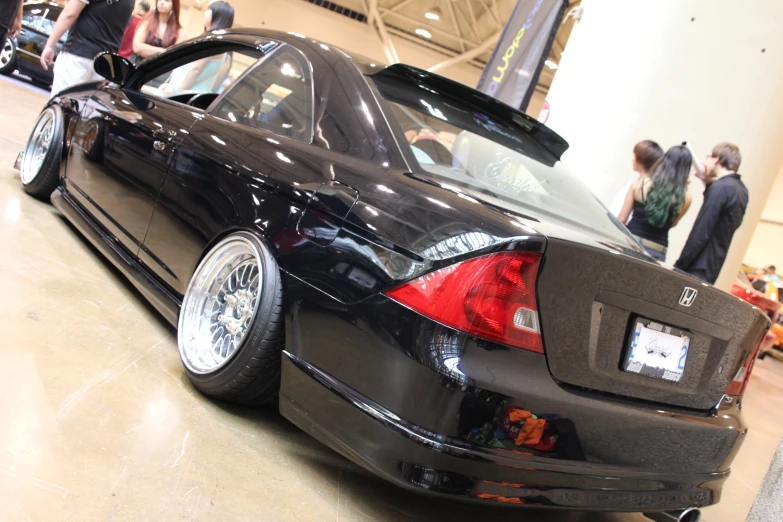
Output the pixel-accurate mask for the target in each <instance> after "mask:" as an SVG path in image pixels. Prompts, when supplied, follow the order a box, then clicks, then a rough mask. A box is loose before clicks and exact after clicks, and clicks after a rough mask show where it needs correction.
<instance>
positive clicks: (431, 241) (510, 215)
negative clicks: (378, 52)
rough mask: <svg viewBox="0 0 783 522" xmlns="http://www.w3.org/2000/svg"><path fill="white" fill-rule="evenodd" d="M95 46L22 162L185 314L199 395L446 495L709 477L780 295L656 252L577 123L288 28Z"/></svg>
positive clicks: (688, 488) (684, 503)
mask: <svg viewBox="0 0 783 522" xmlns="http://www.w3.org/2000/svg"><path fill="white" fill-rule="evenodd" d="M226 64H228V66H227V65H226ZM95 68H96V71H97V72H98V73H99V74H101V75H102V76H103V77H105V78H106V79H107V80H108V81H105V82H102V83H91V84H84V85H80V86H76V87H73V88H71V89H68V90H66V91H63V92H62V93H60V94H59V95H58V96H56V97H55V98H54V99H53V100H51V101H50V102H49V103H48V104H47V106H46V107H45V108H44V111H43V113H42V115H41V117H40V119H39V121H38V123H37V124H36V127H35V129H34V131H33V133H32V135H31V137H30V140H29V142H28V145H27V148H26V150H25V152H24V155H23V158H22V168H21V178H22V183H23V186H24V189H25V190H26V191H27V192H28V193H30V194H32V195H33V196H36V197H39V198H42V199H49V197H50V195H51V199H52V201H53V203H54V204H55V206H56V207H57V208H58V209H59V210H60V211H61V212H62V213H63V214H64V215H65V216H66V217H67V219H69V220H70V221H71V222H72V223H73V224H74V225H75V226H76V227H77V228H78V229H79V230H80V231H81V232H82V233H83V234H84V235H85V236H86V237H87V238H88V239H89V240H90V241H92V242H93V243H94V244H95V245H96V246H97V247H98V248H99V249H100V250H101V251H102V252H103V253H104V254H105V255H106V256H107V257H108V258H109V259H110V260H112V262H113V263H115V264H116V265H117V266H118V267H119V268H120V270H122V272H123V273H124V274H125V275H126V276H127V277H128V278H129V279H130V280H131V281H132V282H133V284H134V285H136V286H137V287H138V288H139V289H140V291H141V292H142V293H143V295H144V296H145V297H146V298H148V299H149V300H150V301H151V302H152V303H153V304H154V306H155V307H156V308H157V309H158V310H159V311H160V313H161V314H163V316H164V317H165V318H166V319H167V320H168V321H169V322H171V323H172V324H173V325H176V326H177V327H178V345H179V351H180V355H181V358H182V361H183V364H184V371H185V372H186V373H187V375H188V377H189V378H190V380H191V381H192V382H193V384H194V386H195V387H196V388H198V389H199V390H201V391H202V392H203V393H205V394H207V395H210V396H213V397H216V398H219V399H224V400H229V401H236V402H240V403H245V404H262V403H270V402H273V403H277V402H278V401H279V406H280V410H281V411H282V414H283V415H284V416H285V417H286V418H288V419H290V420H291V421H292V422H294V423H295V424H296V425H298V426H299V427H301V428H302V429H303V430H305V431H307V432H308V433H311V434H312V435H313V436H314V437H316V438H317V439H319V440H320V441H322V442H324V443H325V444H328V445H329V446H330V447H332V448H334V449H335V450H336V451H338V452H340V453H342V454H343V455H345V456H346V457H348V458H350V459H352V460H353V461H355V462H357V463H359V464H361V465H362V466H364V467H366V468H367V469H369V470H370V471H372V472H373V473H376V474H377V475H379V476H381V477H383V478H385V479H387V480H389V481H391V482H393V483H395V484H398V485H400V486H404V487H406V488H409V489H413V490H417V491H424V492H428V493H431V494H436V495H442V496H451V497H453V498H460V499H471V500H474V501H482V502H486V503H507V504H524V505H539V506H551V507H560V508H580V509H601V510H622V511H642V510H645V511H647V510H649V511H664V510H682V509H686V508H692V507H698V506H707V505H710V504H714V503H716V502H718V500H719V499H720V493H721V488H722V485H723V483H724V481H725V479H726V477H727V476H728V474H729V467H730V465H731V462H732V459H733V458H734V456H735V455H736V453H737V450H738V448H739V445H740V443H741V442H742V440H743V439H744V436H745V433H746V431H747V429H746V427H745V424H744V423H743V420H742V416H741V414H740V403H741V397H742V395H743V393H744V390H745V386H746V384H747V381H748V377H749V374H750V371H751V368H752V364H753V361H754V360H755V357H754V355H755V352H756V350H757V349H758V343H759V341H760V339H761V337H762V336H763V334H764V332H765V331H766V330H767V329H768V328H769V320H768V319H767V318H766V317H765V316H764V315H763V314H762V313H760V312H759V311H758V310H756V309H755V308H754V307H752V306H750V305H749V304H747V303H744V302H741V301H740V300H738V299H736V298H734V297H732V296H730V295H728V294H726V293H724V292H722V291H720V290H718V289H717V288H714V287H712V286H710V285H707V284H706V283H701V282H700V281H698V280H696V279H693V278H691V277H689V276H688V275H686V274H683V273H678V272H674V271H671V270H669V269H667V268H665V267H663V266H661V265H659V264H657V263H656V262H654V261H653V260H652V259H651V258H650V257H649V256H648V255H647V254H646V253H645V252H644V250H643V249H642V248H641V247H640V246H639V245H638V244H637V243H636V242H635V241H634V240H633V238H632V236H631V235H630V234H629V232H628V231H627V230H626V229H625V228H624V227H623V226H622V225H621V224H620V223H619V222H618V221H617V220H616V219H615V218H614V217H612V216H611V215H610V214H609V213H608V212H607V210H606V209H605V208H604V207H603V206H602V205H601V204H600V203H599V201H598V200H597V199H596V198H595V197H594V196H593V195H592V194H591V192H590V191H589V189H588V188H587V187H586V186H585V185H583V184H582V183H581V182H580V181H579V179H578V178H576V177H575V176H573V175H572V174H570V173H569V172H568V170H567V169H566V168H565V167H564V166H563V165H562V164H561V163H560V161H559V158H560V156H561V154H562V153H563V152H564V151H565V150H566V148H567V147H568V144H567V143H566V142H565V141H564V140H563V139H562V138H561V137H560V136H558V135H557V134H555V133H554V132H552V131H551V130H549V129H548V128H546V127H545V126H543V125H541V124H539V123H538V122H537V121H535V120H534V119H532V118H530V117H528V116H526V115H525V114H523V113H521V112H519V111H518V110H515V109H513V108H511V107H509V106H507V105H504V104H502V103H500V102H498V101H497V100H495V99H493V98H490V97H488V96H486V95H485V94H483V93H481V92H478V91H476V90H474V89H471V88H468V87H466V86H464V85H462V84H459V83H456V82H453V81H451V80H448V79H446V78H443V77H440V76H438V75H435V74H432V73H429V72H426V71H423V70H420V69H417V68H415V67H410V66H407V65H402V64H396V65H392V66H389V67H385V66H381V65H379V64H376V63H373V62H372V60H369V59H366V58H362V57H360V56H356V55H351V54H349V53H346V52H343V51H342V50H340V49H338V48H336V47H333V46H330V45H328V44H325V43H322V42H318V41H315V40H312V39H310V38H306V37H305V36H303V35H300V34H296V33H278V32H272V31H256V30H244V29H243V30H237V31H217V32H215V33H211V34H207V35H204V36H202V37H199V38H197V39H195V40H191V41H189V42H185V43H183V44H181V45H178V46H175V47H172V48H171V49H169V50H168V51H166V52H164V53H162V54H160V55H158V56H156V57H154V58H151V59H148V60H146V61H144V62H142V63H141V64H139V65H138V66H137V67H133V66H132V65H131V64H130V63H129V62H128V61H126V60H124V59H122V58H119V57H118V56H116V55H111V54H102V55H100V56H99V57H98V58H96V63H95ZM677 516H680V515H677ZM693 516H694V515H693V514H688V515H686V516H685V518H686V519H688V520H692V517H693ZM688 517H691V518H688Z"/></svg>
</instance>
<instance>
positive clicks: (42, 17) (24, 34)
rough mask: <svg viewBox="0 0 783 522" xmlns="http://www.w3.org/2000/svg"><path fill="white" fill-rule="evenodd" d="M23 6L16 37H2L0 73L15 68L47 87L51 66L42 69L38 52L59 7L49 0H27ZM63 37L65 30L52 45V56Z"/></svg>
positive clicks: (52, 27) (60, 48)
mask: <svg viewBox="0 0 783 522" xmlns="http://www.w3.org/2000/svg"><path fill="white" fill-rule="evenodd" d="M23 9H24V15H23V17H22V31H21V32H20V33H19V37H18V38H17V39H16V40H14V39H12V38H6V42H5V44H4V45H3V49H2V50H0V74H11V73H13V72H14V71H16V70H18V71H19V72H20V73H21V74H24V75H25V76H29V77H30V78H31V79H32V80H33V81H34V82H35V83H38V84H40V85H41V86H44V87H46V88H49V87H51V86H52V80H53V79H54V74H53V72H52V70H53V69H52V67H49V70H48V71H45V70H44V69H43V67H41V53H42V52H43V50H44V47H46V41H47V40H48V39H49V36H50V35H51V34H52V30H54V24H55V23H56V22H57V17H58V16H60V12H61V11H62V10H63V8H62V7H61V6H59V5H57V4H55V3H52V2H29V3H26V4H25V5H24V7H23ZM67 39H68V33H67V32H66V33H65V34H64V35H63V37H62V38H60V41H59V42H58V43H57V45H56V47H55V57H56V56H57V55H59V54H60V51H61V50H62V47H63V44H64V43H65V40H67Z"/></svg>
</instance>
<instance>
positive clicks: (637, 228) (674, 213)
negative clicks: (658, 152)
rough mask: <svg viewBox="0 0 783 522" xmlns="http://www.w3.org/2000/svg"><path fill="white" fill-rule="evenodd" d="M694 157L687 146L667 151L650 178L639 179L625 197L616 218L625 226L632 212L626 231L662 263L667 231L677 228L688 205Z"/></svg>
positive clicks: (667, 236)
mask: <svg viewBox="0 0 783 522" xmlns="http://www.w3.org/2000/svg"><path fill="white" fill-rule="evenodd" d="M692 163H693V158H692V156H691V153H690V152H689V151H688V149H687V148H686V147H683V146H682V145H677V146H675V147H672V148H670V149H669V150H668V151H666V154H664V155H663V157H662V158H661V159H660V160H658V162H657V163H656V164H655V166H654V167H653V168H652V171H651V172H650V176H649V177H642V178H639V179H638V180H637V181H635V182H634V184H633V185H632V186H631V189H630V190H629V191H628V194H627V195H626V197H625V202H624V203H623V208H622V210H621V211H620V214H619V215H618V216H617V218H618V219H619V220H620V221H621V222H622V223H625V220H627V219H628V215H629V214H630V213H631V211H633V217H632V218H631V221H630V223H628V230H630V231H631V233H632V234H633V235H634V236H636V239H637V240H639V242H640V243H641V244H642V246H643V247H644V248H645V250H647V252H648V253H649V254H650V255H651V256H652V257H654V258H655V259H657V260H658V261H664V260H665V259H666V251H667V249H668V247H669V229H671V228H672V227H674V226H676V225H677V223H678V222H679V221H680V219H681V218H682V216H684V215H685V212H687V211H688V208H689V207H690V206H691V199H692V197H691V195H690V194H689V193H688V177H689V176H690V172H691V165H692Z"/></svg>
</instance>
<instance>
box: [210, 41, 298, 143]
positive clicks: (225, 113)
mask: <svg viewBox="0 0 783 522" xmlns="http://www.w3.org/2000/svg"><path fill="white" fill-rule="evenodd" d="M312 105H313V100H312V78H311V76H310V67H309V66H308V63H307V59H306V58H305V57H304V56H303V55H302V54H301V53H300V52H299V51H297V50H295V49H292V48H290V47H283V48H281V49H280V50H278V51H276V52H275V53H274V54H272V55H271V56H269V57H268V58H267V59H266V60H264V61H263V62H261V63H260V64H258V65H257V66H256V67H255V68H254V69H252V70H251V71H250V72H249V73H248V74H247V75H246V76H245V77H244V78H242V79H241V80H240V81H239V82H237V84H236V85H234V86H233V87H232V88H231V90H230V91H229V92H227V93H226V95H225V96H224V97H223V99H222V100H221V101H220V102H219V103H218V105H217V106H216V107H215V109H214V110H213V112H212V114H213V116H216V117H218V118H222V119H224V120H229V121H233V122H235V123H239V124H241V125H247V126H248V127H254V128H257V129H266V130H269V131H272V132H274V133H276V134H280V135H281V136H287V137H289V138H294V139H297V140H300V141H305V142H308V143H309V142H310V139H311V136H312V120H313V107H312Z"/></svg>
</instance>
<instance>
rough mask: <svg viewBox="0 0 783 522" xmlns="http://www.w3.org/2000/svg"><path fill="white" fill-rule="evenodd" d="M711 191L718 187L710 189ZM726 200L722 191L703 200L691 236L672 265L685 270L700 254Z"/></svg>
mask: <svg viewBox="0 0 783 522" xmlns="http://www.w3.org/2000/svg"><path fill="white" fill-rule="evenodd" d="M710 188H711V189H712V190H715V189H716V188H717V189H718V190H720V188H719V187H710ZM725 199H726V194H725V193H724V192H723V191H720V192H713V193H712V194H710V195H709V197H707V196H706V193H705V198H704V204H703V205H702V206H701V210H699V215H698V216H696V222H695V223H694V224H693V229H692V230H691V234H690V235H689V236H688V241H687V242H686V243H685V247H684V248H683V249H682V253H681V254H680V258H679V259H678V260H677V262H676V263H675V264H674V266H675V267H677V268H679V269H681V270H682V269H685V268H687V267H689V266H690V265H691V263H692V262H693V260H694V259H696V257H697V256H698V255H699V254H701V251H702V250H704V247H705V246H706V245H707V240H708V239H709V238H710V236H711V235H712V230H713V229H714V228H715V224H716V223H717V222H718V218H720V214H721V211H722V210H723V202H724V200H725Z"/></svg>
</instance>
